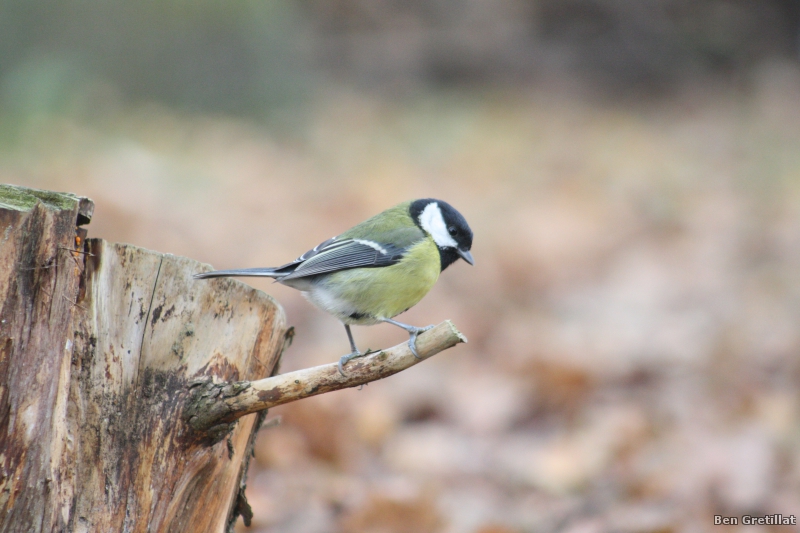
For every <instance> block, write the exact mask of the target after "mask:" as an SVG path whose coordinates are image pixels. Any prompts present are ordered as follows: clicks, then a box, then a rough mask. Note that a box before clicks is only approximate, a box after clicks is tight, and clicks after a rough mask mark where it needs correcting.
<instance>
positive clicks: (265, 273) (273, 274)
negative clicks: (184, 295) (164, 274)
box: [194, 268, 286, 279]
mask: <svg viewBox="0 0 800 533" xmlns="http://www.w3.org/2000/svg"><path fill="white" fill-rule="evenodd" d="M285 275H286V273H285V272H277V271H276V269H274V268H239V269H236V270H213V271H211V272H200V273H198V274H195V275H194V278H195V279H205V278H228V277H234V276H241V277H261V278H279V277H281V276H285Z"/></svg>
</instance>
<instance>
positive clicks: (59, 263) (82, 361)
mask: <svg viewBox="0 0 800 533" xmlns="http://www.w3.org/2000/svg"><path fill="white" fill-rule="evenodd" d="M91 212H92V209H91V202H90V201H88V200H86V199H82V198H78V197H75V196H73V195H60V194H56V193H49V192H46V191H33V190H28V189H22V188H14V187H8V186H2V187H0V223H1V224H2V226H1V229H2V236H0V301H2V302H3V303H2V310H1V311H0V531H2V532H5V531H8V532H17V531H25V532H27V531H33V532H40V531H41V532H50V531H52V532H55V531H59V532H60V531H79V532H83V531H86V532H90V531H91V532H94V531H104V532H105V531H141V532H145V531H153V532H155V531H193V532H206V531H208V532H221V531H225V530H226V529H227V528H228V527H229V524H230V523H231V522H232V520H235V518H236V515H237V513H242V512H244V513H246V512H247V507H246V503H243V500H242V499H240V498H239V495H240V492H241V491H240V488H241V484H242V478H243V472H244V470H245V468H246V465H247V458H248V456H249V454H248V449H249V447H250V446H251V445H252V439H253V438H254V435H255V431H256V429H257V427H256V426H257V415H251V416H248V417H244V418H242V419H240V420H239V421H237V422H236V423H235V424H230V425H226V426H224V428H223V429H224V431H221V432H220V433H219V434H218V435H217V439H216V440H218V442H215V440H213V439H209V438H208V436H207V435H200V434H198V433H196V432H194V431H192V430H191V429H190V428H189V427H188V426H187V425H186V424H185V423H184V422H183V420H182V418H181V416H180V413H181V412H182V411H183V408H184V404H185V402H186V400H187V399H188V395H189V383H190V382H191V381H192V380H195V379H197V378H198V377H201V376H209V377H211V379H213V380H218V381H239V380H257V379H261V378H264V377H266V376H269V375H271V374H272V371H273V369H274V367H275V366H276V364H277V361H278V357H279V356H280V353H281V351H282V348H283V345H284V330H285V319H284V315H283V311H282V310H281V308H280V307H279V306H278V305H277V304H276V303H275V302H274V301H273V300H272V299H271V298H270V297H268V296H266V295H265V294H263V293H261V292H259V291H256V290H254V289H252V288H250V287H248V286H246V285H244V284H242V283H240V282H238V281H234V280H218V281H216V282H214V283H212V284H209V283H208V282H196V281H194V280H193V279H192V277H191V276H192V274H194V273H195V272H197V271H199V270H201V269H202V268H208V267H201V265H199V264H198V263H196V262H194V261H191V260H189V259H185V258H180V257H175V256H172V255H168V254H159V253H156V252H151V251H147V250H143V249H139V248H136V247H133V246H128V245H120V244H110V243H106V242H104V241H102V240H98V239H91V240H88V241H84V240H83V238H82V237H83V236H84V232H82V231H80V230H78V229H76V225H77V224H83V223H86V222H88V220H89V218H90V217H91ZM76 238H77V239H76ZM76 240H77V241H78V242H77V244H81V245H82V246H81V248H80V251H81V252H82V253H74V252H71V251H70V250H72V249H73V248H74V247H75V246H76ZM229 431H230V433H228V432H229ZM225 435H227V436H228V438H226V439H220V438H219V437H222V436H225Z"/></svg>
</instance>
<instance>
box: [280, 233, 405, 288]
mask: <svg viewBox="0 0 800 533" xmlns="http://www.w3.org/2000/svg"><path fill="white" fill-rule="evenodd" d="M404 251H405V249H403V248H399V247H397V246H394V245H391V244H383V243H377V242H374V241H370V240H366V239H342V240H337V238H336V237H334V238H333V239H328V240H327V241H325V242H323V243H322V244H320V245H319V246H317V247H316V248H314V249H313V250H309V251H308V252H306V253H304V254H303V255H301V256H300V257H298V258H297V259H295V260H294V261H293V262H292V263H289V264H287V265H284V266H282V267H279V268H276V269H275V270H276V271H281V270H284V269H285V271H287V272H288V274H287V275H286V276H284V277H281V278H279V280H280V281H284V280H288V279H296V278H304V277H307V276H316V275H318V274H325V273H330V272H336V271H338V270H346V269H349V268H368V267H382V266H389V265H393V264H395V263H397V262H398V261H400V259H401V258H402V257H403V253H404ZM292 267H294V268H292Z"/></svg>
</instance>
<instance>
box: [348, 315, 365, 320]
mask: <svg viewBox="0 0 800 533" xmlns="http://www.w3.org/2000/svg"><path fill="white" fill-rule="evenodd" d="M367 316H368V315H367V314H366V313H350V318H352V319H353V320H361V319H362V318H367Z"/></svg>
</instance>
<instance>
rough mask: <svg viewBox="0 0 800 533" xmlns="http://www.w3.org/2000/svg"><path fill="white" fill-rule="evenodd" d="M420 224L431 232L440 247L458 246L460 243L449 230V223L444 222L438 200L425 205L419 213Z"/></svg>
mask: <svg viewBox="0 0 800 533" xmlns="http://www.w3.org/2000/svg"><path fill="white" fill-rule="evenodd" d="M419 224H420V226H422V229H424V230H425V231H427V232H428V233H430V235H431V237H433V242H435V243H436V244H437V246H439V247H440V248H447V247H452V248H458V243H457V242H456V241H455V239H453V237H451V236H450V233H449V232H448V231H447V224H445V223H444V217H443V216H442V210H441V209H439V204H437V203H436V202H431V203H429V204H428V205H426V206H425V209H423V210H422V213H420V215H419Z"/></svg>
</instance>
